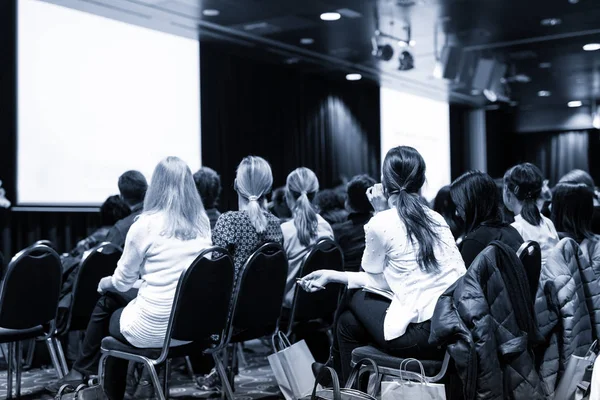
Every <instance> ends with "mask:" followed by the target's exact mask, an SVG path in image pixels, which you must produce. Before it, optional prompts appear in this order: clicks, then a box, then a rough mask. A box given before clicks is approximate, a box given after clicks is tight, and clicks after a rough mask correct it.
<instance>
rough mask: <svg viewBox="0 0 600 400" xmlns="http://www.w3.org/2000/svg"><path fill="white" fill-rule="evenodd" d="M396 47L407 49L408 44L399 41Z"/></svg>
mask: <svg viewBox="0 0 600 400" xmlns="http://www.w3.org/2000/svg"><path fill="white" fill-rule="evenodd" d="M398 46H400V47H408V43H406V42H405V41H404V40H399V41H398Z"/></svg>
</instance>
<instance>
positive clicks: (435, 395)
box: [381, 381, 446, 400]
mask: <svg viewBox="0 0 600 400" xmlns="http://www.w3.org/2000/svg"><path fill="white" fill-rule="evenodd" d="M381 400H446V389H445V388H444V385H442V384H440V383H427V382H411V381H402V382H382V383H381Z"/></svg>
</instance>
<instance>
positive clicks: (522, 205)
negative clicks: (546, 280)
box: [503, 163, 559, 265]
mask: <svg viewBox="0 0 600 400" xmlns="http://www.w3.org/2000/svg"><path fill="white" fill-rule="evenodd" d="M542 186H543V178H542V173H541V171H540V170H539V168H538V167H536V166H535V165H533V164H530V163H524V164H519V165H516V166H514V167H512V168H511V169H509V170H508V171H506V174H504V194H503V197H504V204H505V205H506V207H507V208H508V209H509V210H511V211H512V212H513V213H514V214H515V222H513V223H512V224H511V225H512V226H513V227H514V228H515V229H516V230H517V231H518V232H519V234H520V235H521V237H522V238H523V240H533V241H536V242H538V243H539V245H540V248H541V250H542V265H544V264H545V263H546V257H547V255H548V252H549V251H550V250H551V249H552V248H554V246H556V244H557V243H558V240H559V239H558V233H557V232H556V229H555V228H554V224H553V223H552V221H551V220H550V219H548V218H546V217H545V216H543V215H542V214H541V213H540V210H539V209H538V207H537V203H536V202H537V200H538V198H539V197H540V194H541V191H542Z"/></svg>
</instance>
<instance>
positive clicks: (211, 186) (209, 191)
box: [194, 167, 221, 209]
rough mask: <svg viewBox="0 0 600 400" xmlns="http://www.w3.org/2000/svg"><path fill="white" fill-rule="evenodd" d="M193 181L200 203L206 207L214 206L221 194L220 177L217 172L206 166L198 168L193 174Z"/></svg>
mask: <svg viewBox="0 0 600 400" xmlns="http://www.w3.org/2000/svg"><path fill="white" fill-rule="evenodd" d="M194 183H196V189H197V190H198V193H199V194H200V198H201V199H202V203H203V204H204V207H205V208H207V209H210V208H215V207H216V206H217V201H218V200H219V196H220V195H221V177H220V176H219V174H217V172H216V171H215V170H214V169H212V168H208V167H202V168H200V169H199V170H198V171H197V172H196V173H195V174H194Z"/></svg>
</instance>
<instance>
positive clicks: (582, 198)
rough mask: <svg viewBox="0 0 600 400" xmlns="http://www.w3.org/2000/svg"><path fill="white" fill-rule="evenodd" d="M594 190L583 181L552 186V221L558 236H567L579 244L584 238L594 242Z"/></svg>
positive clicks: (595, 236) (595, 238)
mask: <svg viewBox="0 0 600 400" xmlns="http://www.w3.org/2000/svg"><path fill="white" fill-rule="evenodd" d="M593 199H594V192H593V190H592V189H590V187H589V186H587V185H586V184H584V183H575V182H568V183H567V182H564V183H559V184H558V185H556V187H555V188H554V195H553V197H552V222H553V223H554V226H555V227H556V231H557V232H558V235H559V237H560V238H561V239H562V238H565V237H569V238H571V239H573V240H575V241H576V242H577V243H578V244H581V243H582V242H584V241H585V240H586V239H587V240H589V241H592V242H595V241H596V240H597V238H598V237H599V236H597V235H595V234H594V233H593V232H592V215H593V213H594V200H593Z"/></svg>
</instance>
